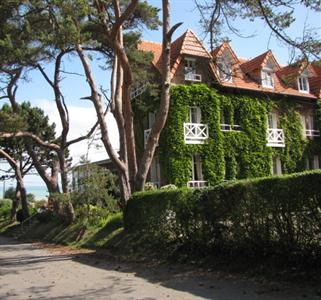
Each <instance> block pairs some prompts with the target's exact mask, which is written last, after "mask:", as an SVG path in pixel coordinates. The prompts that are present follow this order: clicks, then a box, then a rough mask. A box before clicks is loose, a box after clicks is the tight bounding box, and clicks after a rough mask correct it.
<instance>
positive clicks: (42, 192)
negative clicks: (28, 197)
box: [27, 186, 48, 200]
mask: <svg viewBox="0 0 321 300" xmlns="http://www.w3.org/2000/svg"><path fill="white" fill-rule="evenodd" d="M27 193H28V194H29V193H31V194H34V195H35V198H36V200H42V199H47V197H48V190H47V188H46V187H44V186H27Z"/></svg>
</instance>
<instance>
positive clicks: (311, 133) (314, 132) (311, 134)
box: [304, 129, 320, 138]
mask: <svg viewBox="0 0 321 300" xmlns="http://www.w3.org/2000/svg"><path fill="white" fill-rule="evenodd" d="M304 136H305V137H312V138H313V137H318V136H320V130H316V129H305V130H304Z"/></svg>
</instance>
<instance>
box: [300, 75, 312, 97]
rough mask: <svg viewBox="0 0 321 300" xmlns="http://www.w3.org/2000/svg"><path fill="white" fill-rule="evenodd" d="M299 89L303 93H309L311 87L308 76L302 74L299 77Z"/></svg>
mask: <svg viewBox="0 0 321 300" xmlns="http://www.w3.org/2000/svg"><path fill="white" fill-rule="evenodd" d="M298 90H299V91H300V92H301V93H309V92H310V87H309V80H308V77H307V76H304V75H301V76H299V77H298Z"/></svg>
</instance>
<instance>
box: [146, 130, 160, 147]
mask: <svg viewBox="0 0 321 300" xmlns="http://www.w3.org/2000/svg"><path fill="white" fill-rule="evenodd" d="M151 131H152V129H151V128H149V129H145V130H144V147H146V144H147V141H148V138H149V135H150V132H151ZM156 146H158V143H157V145H156Z"/></svg>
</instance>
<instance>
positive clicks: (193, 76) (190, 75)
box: [185, 72, 202, 82]
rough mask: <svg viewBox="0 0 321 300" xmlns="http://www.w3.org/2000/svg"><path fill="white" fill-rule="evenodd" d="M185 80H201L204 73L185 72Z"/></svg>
mask: <svg viewBox="0 0 321 300" xmlns="http://www.w3.org/2000/svg"><path fill="white" fill-rule="evenodd" d="M185 80H187V81H196V82H201V81H202V75H200V74H195V73H193V72H189V73H185Z"/></svg>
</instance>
